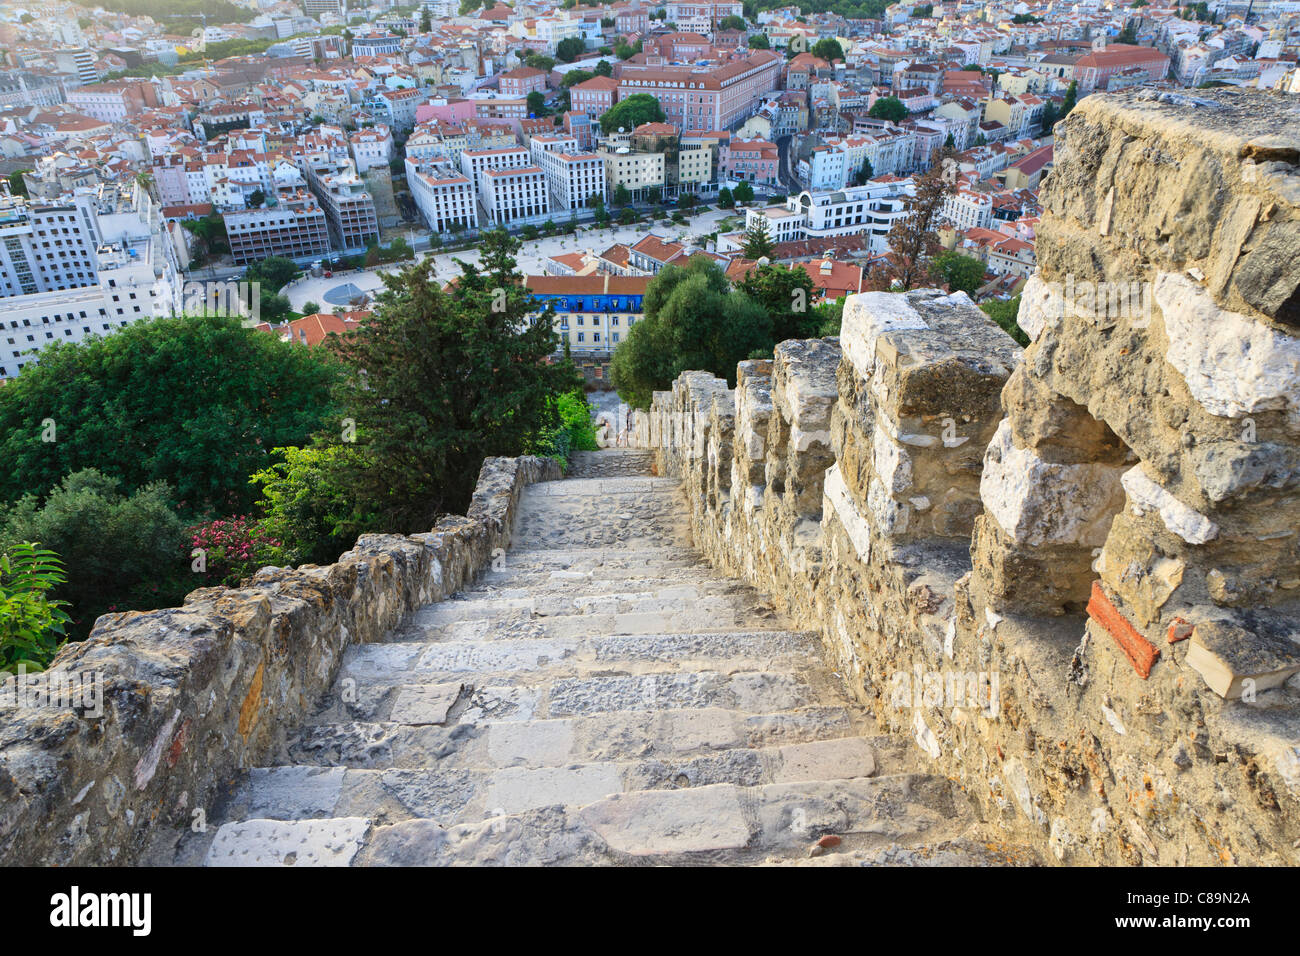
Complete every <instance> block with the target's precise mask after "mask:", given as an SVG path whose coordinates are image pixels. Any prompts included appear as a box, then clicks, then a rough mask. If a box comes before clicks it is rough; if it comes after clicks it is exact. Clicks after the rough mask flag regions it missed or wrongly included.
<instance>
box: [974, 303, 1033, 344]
mask: <svg viewBox="0 0 1300 956" xmlns="http://www.w3.org/2000/svg"><path fill="white" fill-rule="evenodd" d="M980 308H981V309H983V310H984V312H985V314H987V315H988V317H989V318H990V319H992V320H993V321H994V322H996V323H997V324H998V325H999V326H1001V328H1002V331H1004V332H1006V333H1007V334H1008V335H1010V336H1011V337H1012V338H1013V339H1015V340H1016V341H1017V342H1018V343H1019V344H1020V345H1021V347H1024V346H1026V345H1028V344H1029V336H1028V335H1026V334H1025V332H1024V330H1023V329H1021V328H1020V326H1019V324H1017V322H1016V316H1018V315H1019V314H1020V296H1016V297H1015V298H1014V299H1009V300H1007V301H1006V302H1002V301H999V300H997V299H992V300H990V301H988V302H984V303H982V304H981V305H980Z"/></svg>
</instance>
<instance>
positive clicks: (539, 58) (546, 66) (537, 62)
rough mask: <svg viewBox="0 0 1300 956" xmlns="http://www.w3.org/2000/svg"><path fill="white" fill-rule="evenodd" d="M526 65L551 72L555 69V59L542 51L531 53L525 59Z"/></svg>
mask: <svg viewBox="0 0 1300 956" xmlns="http://www.w3.org/2000/svg"><path fill="white" fill-rule="evenodd" d="M524 66H531V67H532V68H533V69H534V70H541V71H542V72H543V73H550V72H551V70H553V69H555V60H553V59H552V58H551V57H549V56H545V55H544V54H541V53H530V54H529V55H528V56H527V57H526V58H525V59H524Z"/></svg>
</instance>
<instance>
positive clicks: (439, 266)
mask: <svg viewBox="0 0 1300 956" xmlns="http://www.w3.org/2000/svg"><path fill="white" fill-rule="evenodd" d="M734 215H737V212H736V211H735V210H720V209H709V210H708V211H707V212H704V213H701V214H700V215H698V216H694V217H692V218H691V219H690V221H689V223H688V224H686V225H677V224H676V223H674V222H672V221H671V220H662V221H659V222H640V223H637V224H635V225H632V226H619V225H611V226H610V227H608V228H605V229H600V228H596V227H582V228H580V229H579V231H578V233H577V235H573V236H570V235H563V236H550V237H548V238H539V239H534V240H531V241H521V246H520V250H519V254H518V256H517V259H518V271H519V272H521V273H523V274H524V275H543V274H545V271H546V270H545V262H546V260H547V259H548V258H550V257H551V256H555V255H561V254H563V253H569V252H582V251H584V250H588V249H589V250H591V251H592V252H596V253H599V252H602V251H604V250H605V249H608V248H609V247H610V246H612V245H614V244H615V243H619V242H621V243H624V244H626V245H632V244H633V243H634V242H636V241H637V240H638V239H640V238H641V237H642V236H644V235H646V234H647V233H650V232H654V233H655V234H656V235H659V236H663V237H666V238H669V239H674V240H677V241H679V242H684V241H689V240H691V239H692V238H693V237H699V236H704V235H708V234H709V233H711V232H713V231H714V230H715V229H716V228H717V224H718V223H719V222H721V221H722V220H724V219H727V218H728V217H730V216H734ZM426 256H427V253H426ZM457 259H460V260H462V261H464V262H468V263H473V264H475V265H477V264H478V262H479V251H478V249H465V250H462V251H460V252H440V253H438V254H436V255H435V256H434V257H433V260H434V270H435V273H436V275H437V276H438V278H439V279H443V280H449V279H452V278H454V277H456V276H458V275H460V268H459V267H458V266H457V265H456V262H455V260H457ZM399 268H400V264H392V265H387V266H380V267H378V268H375V269H363V270H359V271H352V272H336V273H334V275H333V276H332V277H331V278H325V277H324V276H311V275H305V276H302V277H300V278H298V279H297V280H295V281H294V282H291V283H289V285H287V286H285V288H284V290H283V292H284V294H285V295H287V296H288V297H289V302H290V304H291V305H292V307H293V309H294V310H295V311H298V312H301V311H303V308H302V307H303V306H304V305H305V304H306V303H308V302H315V303H316V304H317V305H319V306H320V307H321V309H322V311H327V312H328V311H332V310H334V311H345V306H346V302H331V301H330V293H331V291H335V292H336V295H335V298H339V296H338V294H337V291H336V290H339V289H341V288H342V287H343V286H345V285H347V284H348V283H351V284H352V285H353V286H355V287H356V288H357V289H359V290H360V291H362V292H374V291H376V290H378V289H381V288H382V287H383V280H382V279H381V278H380V273H381V272H385V271H391V272H396V271H397V270H398V269H399Z"/></svg>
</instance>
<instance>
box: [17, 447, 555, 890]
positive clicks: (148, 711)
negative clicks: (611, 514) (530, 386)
mask: <svg viewBox="0 0 1300 956" xmlns="http://www.w3.org/2000/svg"><path fill="white" fill-rule="evenodd" d="M559 477H560V469H559V465H558V464H557V463H556V462H555V461H554V460H552V459H543V458H531V457H528V458H489V459H487V460H486V461H485V462H484V463H483V467H482V470H481V471H480V472H479V479H478V484H477V487H476V489H475V492H474V496H473V499H472V501H471V504H470V507H469V509H468V513H467V514H466V515H465V516H464V517H455V516H450V517H446V518H443V519H441V520H440V521H439V522H438V524H437V526H436V527H435V528H434V530H433V531H431V532H428V533H426V534H416V535H411V536H409V537H405V536H401V535H387V534H367V535H363V536H362V537H361V538H360V540H359V541H358V542H357V545H356V547H355V548H353V549H352V550H351V551H348V552H347V553H345V554H344V555H342V556H341V557H340V558H339V560H338V562H337V563H336V564H331V565H329V566H327V567H318V566H314V565H307V566H304V567H301V568H298V569H296V570H295V569H287V568H263V569H262V570H261V571H259V572H258V573H257V574H256V575H254V577H253V578H252V579H251V581H249V582H248V584H247V586H246V587H242V588H238V589H229V588H202V589H199V590H197V591H194V592H192V593H191V594H190V595H189V596H188V597H187V598H186V599H185V604H184V605H183V606H182V607H179V608H167V609H164V610H158V611H144V612H129V613H125V614H110V615H105V616H104V617H102V618H100V619H99V620H98V621H97V622H96V625H95V629H94V630H93V631H92V633H91V635H90V637H89V639H88V640H86V641H84V642H81V643H77V644H70V645H68V646H67V647H66V648H65V649H64V650H63V651H62V652H61V653H60V654H59V656H58V657H57V658H56V659H55V661H54V663H53V664H52V666H51V668H50V671H49V672H47V673H48V674H49V675H53V676H54V677H55V678H56V679H58V680H61V681H62V682H64V683H65V684H67V685H79V684H84V683H88V682H91V681H94V680H96V679H98V680H100V681H102V685H101V686H102V690H103V699H102V716H99V717H94V716H90V715H88V714H86V713H85V712H84V709H83V710H81V711H79V710H74V709H69V708H60V707H52V706H48V705H44V704H40V703H37V704H33V703H30V702H28V703H23V702H20V703H18V704H17V705H15V704H14V703H13V702H12V700H13V698H14V697H15V696H16V692H15V685H16V679H15V678H9V679H8V680H7V681H6V682H5V684H4V686H3V687H2V688H0V690H3V700H4V701H5V703H4V704H0V862H2V863H5V864H40V865H56V864H57V865H87V864H91V865H93V864H130V863H136V862H142V861H147V860H150V859H168V858H169V857H170V850H171V848H172V847H174V846H175V844H176V842H177V841H178V840H179V839H180V837H181V836H182V834H183V833H184V832H185V831H186V830H187V829H188V828H190V827H191V826H192V825H194V824H195V823H197V822H201V818H202V814H204V813H206V812H207V810H208V809H210V808H211V806H212V802H213V799H214V796H215V795H216V793H217V792H218V790H219V789H220V788H221V787H222V786H223V785H224V784H226V783H228V782H230V781H231V780H232V779H233V778H234V777H235V775H236V774H237V773H238V771H240V770H241V769H244V768H248V767H251V766H257V765H259V764H264V763H265V762H266V761H267V760H268V758H271V757H273V756H274V755H275V754H276V753H278V752H279V750H280V748H281V747H282V746H283V744H284V741H285V735H286V733H287V732H288V731H289V730H291V729H292V728H293V727H294V726H295V725H296V724H297V723H298V722H300V721H301V719H302V718H304V717H305V716H307V715H308V714H309V713H310V712H311V709H312V708H313V707H314V706H315V704H316V702H317V699H318V698H319V697H320V695H321V694H322V693H324V691H325V690H326V689H327V688H329V687H330V686H331V685H332V684H333V682H334V679H335V677H336V676H337V672H338V668H339V664H340V660H341V658H342V655H343V651H344V650H345V649H346V648H347V647H348V645H350V644H354V643H362V642H367V641H378V640H381V639H382V638H383V636H384V635H385V634H386V633H387V632H388V631H389V630H391V629H392V628H393V627H394V626H396V625H397V624H399V623H400V622H401V620H402V619H403V617H404V616H405V615H406V614H408V613H409V612H410V611H412V610H414V609H415V608H417V607H419V606H421V605H424V604H428V603H430V602H433V601H439V600H442V599H443V598H445V597H446V596H448V595H450V594H452V593H454V592H455V591H456V590H458V589H459V588H461V587H462V586H464V585H465V584H466V583H467V582H469V581H470V580H471V579H472V578H473V577H474V575H475V574H476V573H477V572H478V571H479V570H480V569H482V568H483V567H484V566H485V565H486V564H487V563H488V562H489V561H490V560H491V558H492V555H493V553H494V552H495V551H496V550H497V549H498V548H500V549H505V548H507V547H509V544H510V535H511V526H512V523H513V518H514V513H515V508H516V505H517V504H518V501H519V497H520V494H521V493H522V490H523V488H524V487H525V486H527V485H528V484H531V483H533V482H537V481H547V480H553V479H557V478H559ZM42 676H44V675H42ZM29 679H30V678H29ZM196 810H197V811H199V815H198V816H196V814H195V811H196Z"/></svg>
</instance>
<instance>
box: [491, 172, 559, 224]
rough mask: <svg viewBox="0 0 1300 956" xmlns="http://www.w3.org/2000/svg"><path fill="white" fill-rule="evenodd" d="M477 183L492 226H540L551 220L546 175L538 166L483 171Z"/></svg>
mask: <svg viewBox="0 0 1300 956" xmlns="http://www.w3.org/2000/svg"><path fill="white" fill-rule="evenodd" d="M479 183H480V187H479V196H480V197H481V199H482V201H483V207H484V208H485V209H486V210H487V215H488V221H489V222H490V223H491V224H492V225H494V226H511V225H524V224H525V223H530V222H531V223H539V222H543V221H545V220H546V219H548V218H549V217H550V212H551V201H550V191H549V189H548V188H547V185H546V174H545V173H543V172H542V170H541V168H540V167H538V166H512V167H509V168H506V169H485V170H483V171H482V172H481V173H479Z"/></svg>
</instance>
